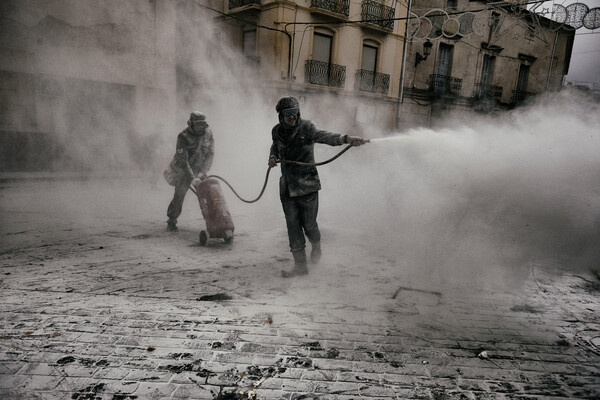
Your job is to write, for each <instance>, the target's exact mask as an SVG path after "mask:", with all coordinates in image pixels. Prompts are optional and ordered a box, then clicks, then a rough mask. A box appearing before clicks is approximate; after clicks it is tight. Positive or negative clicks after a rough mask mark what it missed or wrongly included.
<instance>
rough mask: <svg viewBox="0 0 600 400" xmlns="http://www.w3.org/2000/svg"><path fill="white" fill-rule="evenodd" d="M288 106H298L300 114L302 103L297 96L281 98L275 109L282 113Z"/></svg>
mask: <svg viewBox="0 0 600 400" xmlns="http://www.w3.org/2000/svg"><path fill="white" fill-rule="evenodd" d="M287 108H297V109H298V115H300V103H298V99H296V98H295V97H292V96H287V97H282V98H281V99H279V101H278V102H277V105H276V106H275V111H277V112H278V113H279V114H281V112H282V111H283V110H285V109H287Z"/></svg>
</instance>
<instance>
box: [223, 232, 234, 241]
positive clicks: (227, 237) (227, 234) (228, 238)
mask: <svg viewBox="0 0 600 400" xmlns="http://www.w3.org/2000/svg"><path fill="white" fill-rule="evenodd" d="M223 239H224V240H225V243H231V242H233V232H231V231H225V237H224V238H223Z"/></svg>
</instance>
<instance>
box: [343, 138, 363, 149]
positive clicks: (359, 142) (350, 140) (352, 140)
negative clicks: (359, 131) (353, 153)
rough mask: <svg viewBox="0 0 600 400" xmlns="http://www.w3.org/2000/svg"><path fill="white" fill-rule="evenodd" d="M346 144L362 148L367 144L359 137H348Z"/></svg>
mask: <svg viewBox="0 0 600 400" xmlns="http://www.w3.org/2000/svg"><path fill="white" fill-rule="evenodd" d="M346 143H348V144H351V145H352V146H355V147H356V146H362V145H363V144H365V143H366V142H365V139H363V138H361V137H358V136H346Z"/></svg>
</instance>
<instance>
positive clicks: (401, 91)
mask: <svg viewBox="0 0 600 400" xmlns="http://www.w3.org/2000/svg"><path fill="white" fill-rule="evenodd" d="M407 3H408V6H407V8H406V23H405V25H404V43H403V44H402V67H401V69H400V88H399V93H398V108H397V109H396V123H395V125H396V128H399V127H400V126H399V124H398V120H399V119H400V109H401V108H402V104H403V103H404V74H405V72H406V48H407V47H408V42H407V36H408V25H409V23H410V9H411V6H412V0H407Z"/></svg>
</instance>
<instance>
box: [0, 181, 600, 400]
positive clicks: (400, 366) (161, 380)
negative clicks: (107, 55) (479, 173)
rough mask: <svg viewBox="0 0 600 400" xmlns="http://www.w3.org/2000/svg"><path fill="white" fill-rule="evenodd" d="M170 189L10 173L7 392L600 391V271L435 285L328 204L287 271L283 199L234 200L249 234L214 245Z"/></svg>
mask: <svg viewBox="0 0 600 400" xmlns="http://www.w3.org/2000/svg"><path fill="white" fill-rule="evenodd" d="M162 185H164V183H163V182H161V186H159V188H153V189H152V188H150V186H149V185H148V184H147V182H139V181H134V180H127V179H123V180H121V181H118V182H116V183H115V182H112V181H109V180H101V179H98V180H97V181H94V182H90V181H79V180H67V179H64V180H56V181H41V180H40V181H36V180H23V181H12V180H5V181H3V182H1V183H0V196H1V197H0V207H1V208H0V212H1V218H2V219H1V221H2V223H1V227H0V236H1V237H2V241H1V245H0V288H1V290H2V302H1V305H0V310H1V316H0V398H2V399H7V400H12V399H38V398H39V399H114V400H117V399H121V400H124V399H139V400H142V399H246V398H252V397H255V398H258V399H265V400H279V399H286V400H291V399H313V400H316V399H319V400H326V399H331V400H333V399H335V400H350V399H359V398H360V399H436V400H441V399H564V398H578V399H598V398H600V319H599V310H600V297H599V296H598V295H599V293H600V281H599V280H598V277H597V276H596V275H594V274H593V273H591V272H590V271H587V270H582V271H581V272H569V271H567V270H566V269H562V268H561V266H560V265H559V264H558V263H554V262H553V261H552V260H541V259H536V260H528V261H527V265H525V266H523V268H522V270H525V271H526V272H525V273H523V279H519V280H518V282H510V283H509V284H503V283H502V282H495V281H490V282H488V284H481V283H478V284H470V283H462V284H461V283H460V282H457V283H452V284H443V282H441V280H440V279H432V280H431V282H428V283H427V284H426V282H425V281H423V280H422V279H416V278H415V276H417V272H418V269H419V268H420V266H418V265H417V266H415V265H406V264H405V263H403V262H402V260H401V259H398V258H393V257H390V256H389V255H387V254H385V253H382V252H380V251H377V250H376V246H374V240H375V239H369V238H366V239H365V238H364V236H363V235H360V234H357V231H358V228H356V230H351V229H344V230H341V229H340V230H338V229H337V228H336V227H334V226H331V225H328V224H327V219H326V216H324V217H323V228H322V231H323V234H324V255H323V259H322V262H321V263H320V264H318V265H314V266H313V265H311V266H310V273H309V275H308V276H306V277H300V278H294V279H284V278H281V274H280V270H282V269H287V268H289V267H290V264H291V262H292V260H291V255H290V253H289V252H288V246H287V235H286V231H285V223H284V222H283V216H282V212H281V210H280V208H275V209H273V210H271V215H269V216H268V217H267V218H265V216H264V215H263V214H259V215H254V213H253V212H252V210H254V209H253V208H252V207H254V206H252V205H240V204H239V203H235V200H233V199H231V200H229V198H228V203H229V205H230V208H231V211H232V215H233V220H234V223H235V225H236V231H235V240H234V241H233V243H232V244H226V243H224V242H223V241H222V240H215V239H213V240H211V242H210V243H209V245H208V246H206V247H202V246H200V245H199V244H198V233H199V231H200V230H201V229H203V220H202V218H201V214H200V209H199V207H198V204H197V201H196V199H194V198H193V194H189V197H188V198H187V199H186V204H185V210H184V214H183V215H182V217H181V219H180V226H179V228H180V231H179V232H178V233H169V232H166V230H165V227H166V224H165V220H166V217H165V215H164V214H165V211H166V206H167V204H168V202H169V200H170V196H171V195H172V193H171V191H170V188H167V189H164V186H162ZM275 186H276V185H273V188H274V187H275ZM275 190H276V189H275ZM140 192H147V193H149V194H148V195H147V196H145V197H143V199H142V198H140V196H139V195H138V194H139V193H140ZM273 193H274V192H273ZM66 194H68V195H66ZM228 196H229V194H228ZM269 196H270V197H272V198H273V199H271V200H273V201H271V200H265V201H266V202H267V205H268V206H271V205H273V207H279V205H278V204H277V202H275V201H278V199H277V198H276V195H274V194H272V195H269ZM261 201H262V200H261ZM269 201H270V203H269ZM257 207H263V208H264V206H257ZM325 215H326V214H325ZM258 221H260V224H259V223H258ZM438 282H439V283H438Z"/></svg>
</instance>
